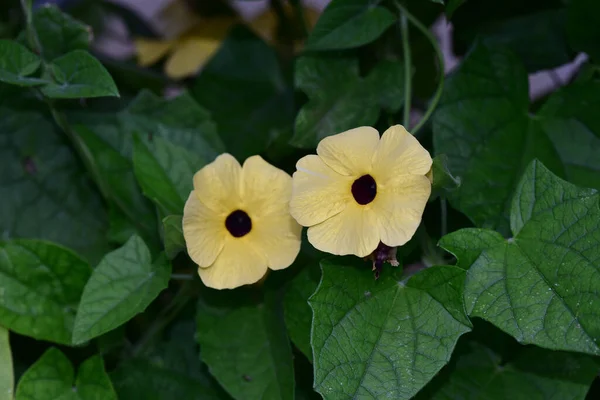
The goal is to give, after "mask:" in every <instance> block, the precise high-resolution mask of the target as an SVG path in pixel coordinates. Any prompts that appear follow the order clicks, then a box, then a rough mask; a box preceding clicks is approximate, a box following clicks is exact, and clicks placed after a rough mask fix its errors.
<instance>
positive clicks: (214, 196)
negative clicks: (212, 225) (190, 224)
mask: <svg viewBox="0 0 600 400" xmlns="http://www.w3.org/2000/svg"><path fill="white" fill-rule="evenodd" d="M241 175H242V167H241V166H240V163H238V162H237V160H236V159H235V158H234V157H233V156H232V155H231V154H227V153H225V154H221V155H220V156H218V157H217V158H216V160H215V161H213V162H212V163H210V164H208V165H206V166H204V168H202V169H201V170H200V171H198V172H196V174H195V175H194V190H195V191H196V193H197V196H198V198H199V199H200V200H201V201H202V203H203V204H204V205H206V206H207V207H208V208H210V209H211V210H213V211H215V212H216V213H218V214H219V215H222V216H224V218H223V221H224V220H225V218H226V217H227V215H229V214H230V213H231V212H232V211H235V210H237V209H240V207H241V206H242V201H241Z"/></svg>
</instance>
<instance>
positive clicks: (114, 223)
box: [108, 206, 136, 245]
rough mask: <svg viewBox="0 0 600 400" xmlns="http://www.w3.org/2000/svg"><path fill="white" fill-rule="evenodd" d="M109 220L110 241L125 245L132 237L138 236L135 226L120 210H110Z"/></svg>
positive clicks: (112, 208) (113, 208) (110, 208)
mask: <svg viewBox="0 0 600 400" xmlns="http://www.w3.org/2000/svg"><path fill="white" fill-rule="evenodd" d="M108 219H109V224H110V228H109V229H108V239H109V240H110V241H111V242H112V243H116V244H118V245H122V244H124V243H125V242H126V241H128V240H129V238H130V237H131V236H132V235H135V234H136V229H135V225H133V224H132V223H131V222H130V221H129V220H128V219H127V217H126V216H125V215H124V214H123V213H122V212H121V211H119V209H118V208H116V207H114V206H111V207H109V209H108Z"/></svg>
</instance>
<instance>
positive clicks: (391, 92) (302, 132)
mask: <svg viewBox="0 0 600 400" xmlns="http://www.w3.org/2000/svg"><path fill="white" fill-rule="evenodd" d="M403 76H404V69H403V67H402V65H401V64H400V63H397V62H391V61H389V62H382V63H380V64H378V65H377V66H376V67H375V68H374V69H373V70H372V71H371V72H370V73H369V75H368V76H367V77H364V78H363V77H360V76H359V74H358V60H357V59H355V58H340V57H336V58H332V57H323V56H320V57H312V56H310V57H309V56H305V57H302V58H300V59H299V60H298V61H297V62H296V73H295V80H296V87H298V88H299V89H302V91H304V92H305V93H306V94H307V95H308V97H309V101H308V103H306V104H305V105H304V106H303V107H302V109H301V110H300V112H299V113H298V115H297V116H296V124H295V132H294V137H293V138H292V140H291V143H292V144H293V145H294V146H296V147H304V148H310V147H316V145H317V143H318V142H319V141H320V140H321V139H323V138H324V137H326V136H330V135H334V134H336V133H340V132H343V131H345V130H348V129H352V128H356V127H357V126H363V125H373V124H375V122H377V119H378V118H379V114H380V110H381V107H382V106H383V107H385V108H387V109H389V110H391V111H397V110H398V109H400V107H401V106H402V104H403V101H404V100H403V98H404V97H403V94H402V90H403V87H404V80H403Z"/></svg>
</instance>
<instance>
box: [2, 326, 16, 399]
mask: <svg viewBox="0 0 600 400" xmlns="http://www.w3.org/2000/svg"><path fill="white" fill-rule="evenodd" d="M14 387H15V376H14V372H13V360H12V351H11V349H10V341H9V336H8V329H6V328H4V327H3V326H0V400H12V399H13V393H14Z"/></svg>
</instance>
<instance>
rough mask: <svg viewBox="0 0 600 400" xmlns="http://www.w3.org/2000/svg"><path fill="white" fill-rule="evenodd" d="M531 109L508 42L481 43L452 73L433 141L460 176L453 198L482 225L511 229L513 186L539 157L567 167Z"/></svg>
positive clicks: (554, 167) (557, 167) (522, 71)
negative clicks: (505, 46) (499, 44)
mask: <svg viewBox="0 0 600 400" xmlns="http://www.w3.org/2000/svg"><path fill="white" fill-rule="evenodd" d="M528 109H529V97H528V92H527V73H526V72H525V69H524V68H523V67H522V66H521V65H520V63H519V60H518V59H517V58H516V57H515V56H514V54H512V53H510V52H509V51H507V50H506V49H503V48H500V47H491V46H488V45H486V44H482V43H479V44H478V45H477V46H476V47H475V48H474V49H473V51H472V52H471V53H470V54H469V56H468V57H467V58H466V60H465V61H464V62H463V63H462V65H461V66H460V67H459V69H458V70H457V71H456V72H455V73H454V74H453V75H452V76H451V77H450V79H448V82H447V85H446V89H445V91H444V94H443V96H442V100H441V103H440V106H439V108H438V110H437V112H436V114H435V117H434V121H433V131H434V148H435V151H436V153H438V154H440V153H444V154H446V155H447V156H448V167H449V169H450V170H451V171H452V172H453V173H455V174H456V175H458V176H460V177H461V178H462V184H461V186H460V187H459V188H458V189H457V190H456V191H455V192H453V194H452V195H451V196H450V197H449V199H450V201H451V203H452V205H453V206H454V207H455V208H457V209H458V210H459V211H461V212H463V213H464V214H466V215H467V216H468V217H469V218H470V219H471V220H472V221H473V222H474V223H475V224H476V225H477V226H479V227H484V228H491V229H497V230H499V231H500V232H501V233H508V231H509V224H508V217H509V209H510V199H511V196H512V193H513V190H514V188H515V185H516V183H517V182H518V180H519V178H520V176H521V174H522V172H523V170H524V169H525V167H526V166H527V164H528V163H529V162H530V161H531V160H533V159H534V158H538V159H540V161H542V162H544V164H545V165H547V166H548V168H550V169H551V170H553V171H555V172H556V173H558V174H559V175H563V168H564V167H563V163H562V162H561V159H560V158H559V155H558V153H557V149H556V148H555V145H554V144H553V142H552V141H551V140H550V138H549V137H548V135H547V133H546V132H545V131H544V129H543V127H544V126H543V124H542V123H541V122H542V121H541V119H540V118H538V117H535V116H534V117H531V116H529V111H528ZM564 140H570V139H567V138H564Z"/></svg>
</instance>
